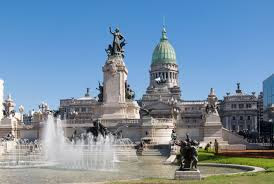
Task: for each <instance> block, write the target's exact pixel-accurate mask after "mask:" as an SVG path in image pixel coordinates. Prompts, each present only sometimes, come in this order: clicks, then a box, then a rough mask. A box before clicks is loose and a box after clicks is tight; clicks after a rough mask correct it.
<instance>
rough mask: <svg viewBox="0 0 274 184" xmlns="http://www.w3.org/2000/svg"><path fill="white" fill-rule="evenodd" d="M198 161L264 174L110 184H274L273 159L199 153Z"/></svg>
mask: <svg viewBox="0 0 274 184" xmlns="http://www.w3.org/2000/svg"><path fill="white" fill-rule="evenodd" d="M199 161H200V162H202V163H203V162H204V163H224V164H239V165H252V166H257V167H263V168H265V169H266V171H264V172H257V173H244V174H237V175H219V176H210V177H207V178H205V179H203V180H201V181H182V180H171V179H161V178H145V179H140V180H129V181H113V182H111V184H180V183H184V184H220V183H221V184H270V183H271V184H272V183H274V159H265V158H243V157H226V156H219V155H214V153H212V152H204V151H203V150H200V151H199Z"/></svg>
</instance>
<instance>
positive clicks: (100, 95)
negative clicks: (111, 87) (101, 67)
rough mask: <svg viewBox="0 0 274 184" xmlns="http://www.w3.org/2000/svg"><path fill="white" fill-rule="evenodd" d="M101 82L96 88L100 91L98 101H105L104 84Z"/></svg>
mask: <svg viewBox="0 0 274 184" xmlns="http://www.w3.org/2000/svg"><path fill="white" fill-rule="evenodd" d="M98 83H99V86H98V88H96V89H97V90H98V91H99V94H98V96H97V97H98V102H103V97H104V86H103V85H101V83H100V82H98Z"/></svg>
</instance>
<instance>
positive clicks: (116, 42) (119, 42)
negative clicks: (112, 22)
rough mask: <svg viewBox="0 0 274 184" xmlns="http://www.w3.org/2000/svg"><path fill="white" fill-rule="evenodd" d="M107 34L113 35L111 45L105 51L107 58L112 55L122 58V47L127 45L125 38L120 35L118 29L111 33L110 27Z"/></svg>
mask: <svg viewBox="0 0 274 184" xmlns="http://www.w3.org/2000/svg"><path fill="white" fill-rule="evenodd" d="M109 32H110V33H111V34H112V35H113V42H112V45H111V44H109V45H108V48H107V49H105V51H106V53H107V55H108V56H113V55H122V57H124V49H123V47H124V46H125V45H126V44H127V43H126V40H125V38H124V37H123V35H122V34H121V33H120V31H119V29H118V28H116V29H115V31H114V32H112V31H111V27H109Z"/></svg>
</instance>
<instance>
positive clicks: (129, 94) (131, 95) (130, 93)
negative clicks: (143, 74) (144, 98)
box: [125, 81, 135, 100]
mask: <svg viewBox="0 0 274 184" xmlns="http://www.w3.org/2000/svg"><path fill="white" fill-rule="evenodd" d="M125 92H126V93H125V96H126V99H128V100H134V98H135V92H134V91H133V90H132V89H130V85H129V84H128V83H127V81H126V82H125Z"/></svg>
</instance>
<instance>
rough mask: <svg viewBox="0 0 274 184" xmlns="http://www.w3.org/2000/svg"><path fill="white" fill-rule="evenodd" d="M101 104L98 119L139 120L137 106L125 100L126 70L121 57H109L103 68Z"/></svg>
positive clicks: (131, 101) (135, 103)
mask: <svg viewBox="0 0 274 184" xmlns="http://www.w3.org/2000/svg"><path fill="white" fill-rule="evenodd" d="M103 72H104V83H103V103H102V106H101V108H100V110H99V112H100V114H101V115H100V119H102V120H110V119H120V120H122V119H140V115H139V109H140V107H139V105H138V104H137V102H136V101H133V100H128V99H126V96H125V95H126V94H125V93H126V92H125V90H126V81H127V74H128V70H127V68H126V66H125V63H124V61H123V57H122V56H121V55H114V56H109V57H108V59H107V61H106V63H105V65H104V67H103Z"/></svg>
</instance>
